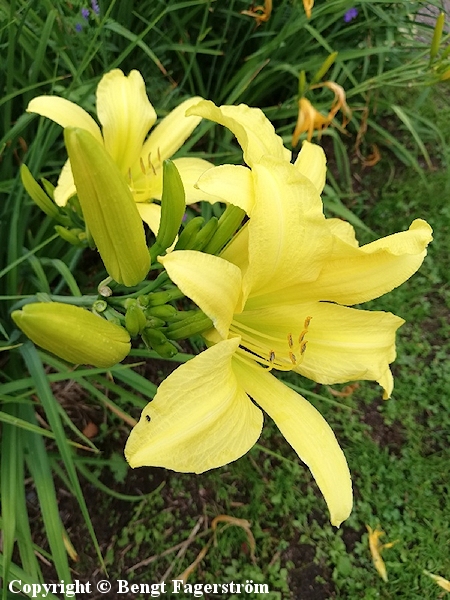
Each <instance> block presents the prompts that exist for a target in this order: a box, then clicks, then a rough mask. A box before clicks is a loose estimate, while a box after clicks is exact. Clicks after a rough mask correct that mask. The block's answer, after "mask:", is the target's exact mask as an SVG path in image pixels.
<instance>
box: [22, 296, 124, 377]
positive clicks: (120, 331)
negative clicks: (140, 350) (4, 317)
mask: <svg viewBox="0 0 450 600" xmlns="http://www.w3.org/2000/svg"><path fill="white" fill-rule="evenodd" d="M11 316H12V318H13V320H14V322H15V324H16V325H17V326H18V327H19V328H20V329H21V330H22V331H23V332H24V333H25V335H26V336H28V337H29V338H30V340H31V341H32V342H34V343H35V344H37V345H38V346H40V347H41V348H44V349H45V350H48V351H49V352H52V353H53V354H56V356H59V357H60V358H63V359H64V360H67V361H68V362H70V363H74V364H88V365H94V366H95V367H105V368H107V367H112V366H113V365H115V364H117V363H118V362H120V361H122V360H123V359H124V358H125V357H126V356H127V354H128V353H129V352H130V348H131V345H130V336H129V334H128V332H127V331H126V330H125V329H124V328H123V327H120V326H119V325H115V324H114V323H110V322H109V321H106V320H105V319H104V318H103V317H100V316H98V315H95V314H94V313H92V312H90V311H89V310H86V309H84V308H81V307H79V306H73V305H72V304H63V303H61V302H44V303H38V302H36V303H34V304H26V305H25V306H24V307H23V308H22V310H15V311H14V312H13V313H12V315H11Z"/></svg>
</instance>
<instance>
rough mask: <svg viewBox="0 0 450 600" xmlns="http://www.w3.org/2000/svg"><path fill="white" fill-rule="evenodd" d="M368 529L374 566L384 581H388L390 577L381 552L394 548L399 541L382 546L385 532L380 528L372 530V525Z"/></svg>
mask: <svg viewBox="0 0 450 600" xmlns="http://www.w3.org/2000/svg"><path fill="white" fill-rule="evenodd" d="M366 527H367V531H368V532H369V548H370V553H371V555H372V560H373V564H374V566H375V569H376V570H377V571H378V573H379V574H380V577H381V578H382V579H383V581H387V580H388V576H387V571H386V565H385V564H384V560H383V559H382V558H381V552H382V551H383V550H384V549H385V548H392V546H393V545H394V544H396V543H397V540H396V541H395V542H387V543H386V544H382V543H381V542H380V537H381V536H382V535H384V531H383V530H381V529H380V528H379V527H375V529H372V527H370V525H366Z"/></svg>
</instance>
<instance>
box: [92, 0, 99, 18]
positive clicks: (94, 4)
mask: <svg viewBox="0 0 450 600" xmlns="http://www.w3.org/2000/svg"><path fill="white" fill-rule="evenodd" d="M91 6H92V10H93V11H94V12H95V14H96V15H99V14H100V7H99V5H98V2H97V0H91Z"/></svg>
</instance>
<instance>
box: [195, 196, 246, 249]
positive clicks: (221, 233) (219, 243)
mask: <svg viewBox="0 0 450 600" xmlns="http://www.w3.org/2000/svg"><path fill="white" fill-rule="evenodd" d="M244 216H245V211H244V210H242V208H239V206H233V205H232V204H229V205H228V206H227V207H226V209H225V210H224V212H223V213H222V216H221V217H220V219H219V223H218V226H217V230H216V232H215V233H214V236H213V237H212V238H211V240H210V241H209V243H208V244H207V245H206V246H205V247H204V248H203V252H207V253H208V254H217V253H218V252H219V251H220V250H222V248H223V247H224V246H225V244H227V243H228V242H229V241H230V240H231V238H232V237H233V235H234V234H235V233H236V231H237V229H238V227H239V225H240V224H241V223H242V219H243V218H244Z"/></svg>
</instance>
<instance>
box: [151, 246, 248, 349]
mask: <svg viewBox="0 0 450 600" xmlns="http://www.w3.org/2000/svg"><path fill="white" fill-rule="evenodd" d="M158 260H159V262H160V263H161V264H162V265H163V266H164V268H165V269H166V271H167V273H168V275H169V277H170V279H171V280H172V281H173V282H174V283H175V285H177V286H178V287H179V288H180V290H181V291H182V292H183V294H186V296H188V297H189V298H190V299H191V300H193V301H194V302H195V303H196V304H197V305H198V306H199V307H200V308H201V309H202V311H203V312H204V313H205V314H206V315H207V316H208V317H209V318H210V319H211V320H212V322H213V323H214V327H215V328H216V329H217V331H218V332H219V333H220V335H221V336H222V338H227V337H228V329H229V327H230V323H231V321H232V319H233V313H234V310H235V307H236V303H237V301H238V298H239V294H240V291H241V271H240V269H239V268H238V267H236V266H235V265H233V264H231V263H229V262H228V261H226V260H224V259H223V258H220V257H219V256H214V255H212V254H203V253H202V252H196V251H194V250H177V251H175V252H172V253H171V254H167V255H166V256H163V257H160V258H159V259H158Z"/></svg>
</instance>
